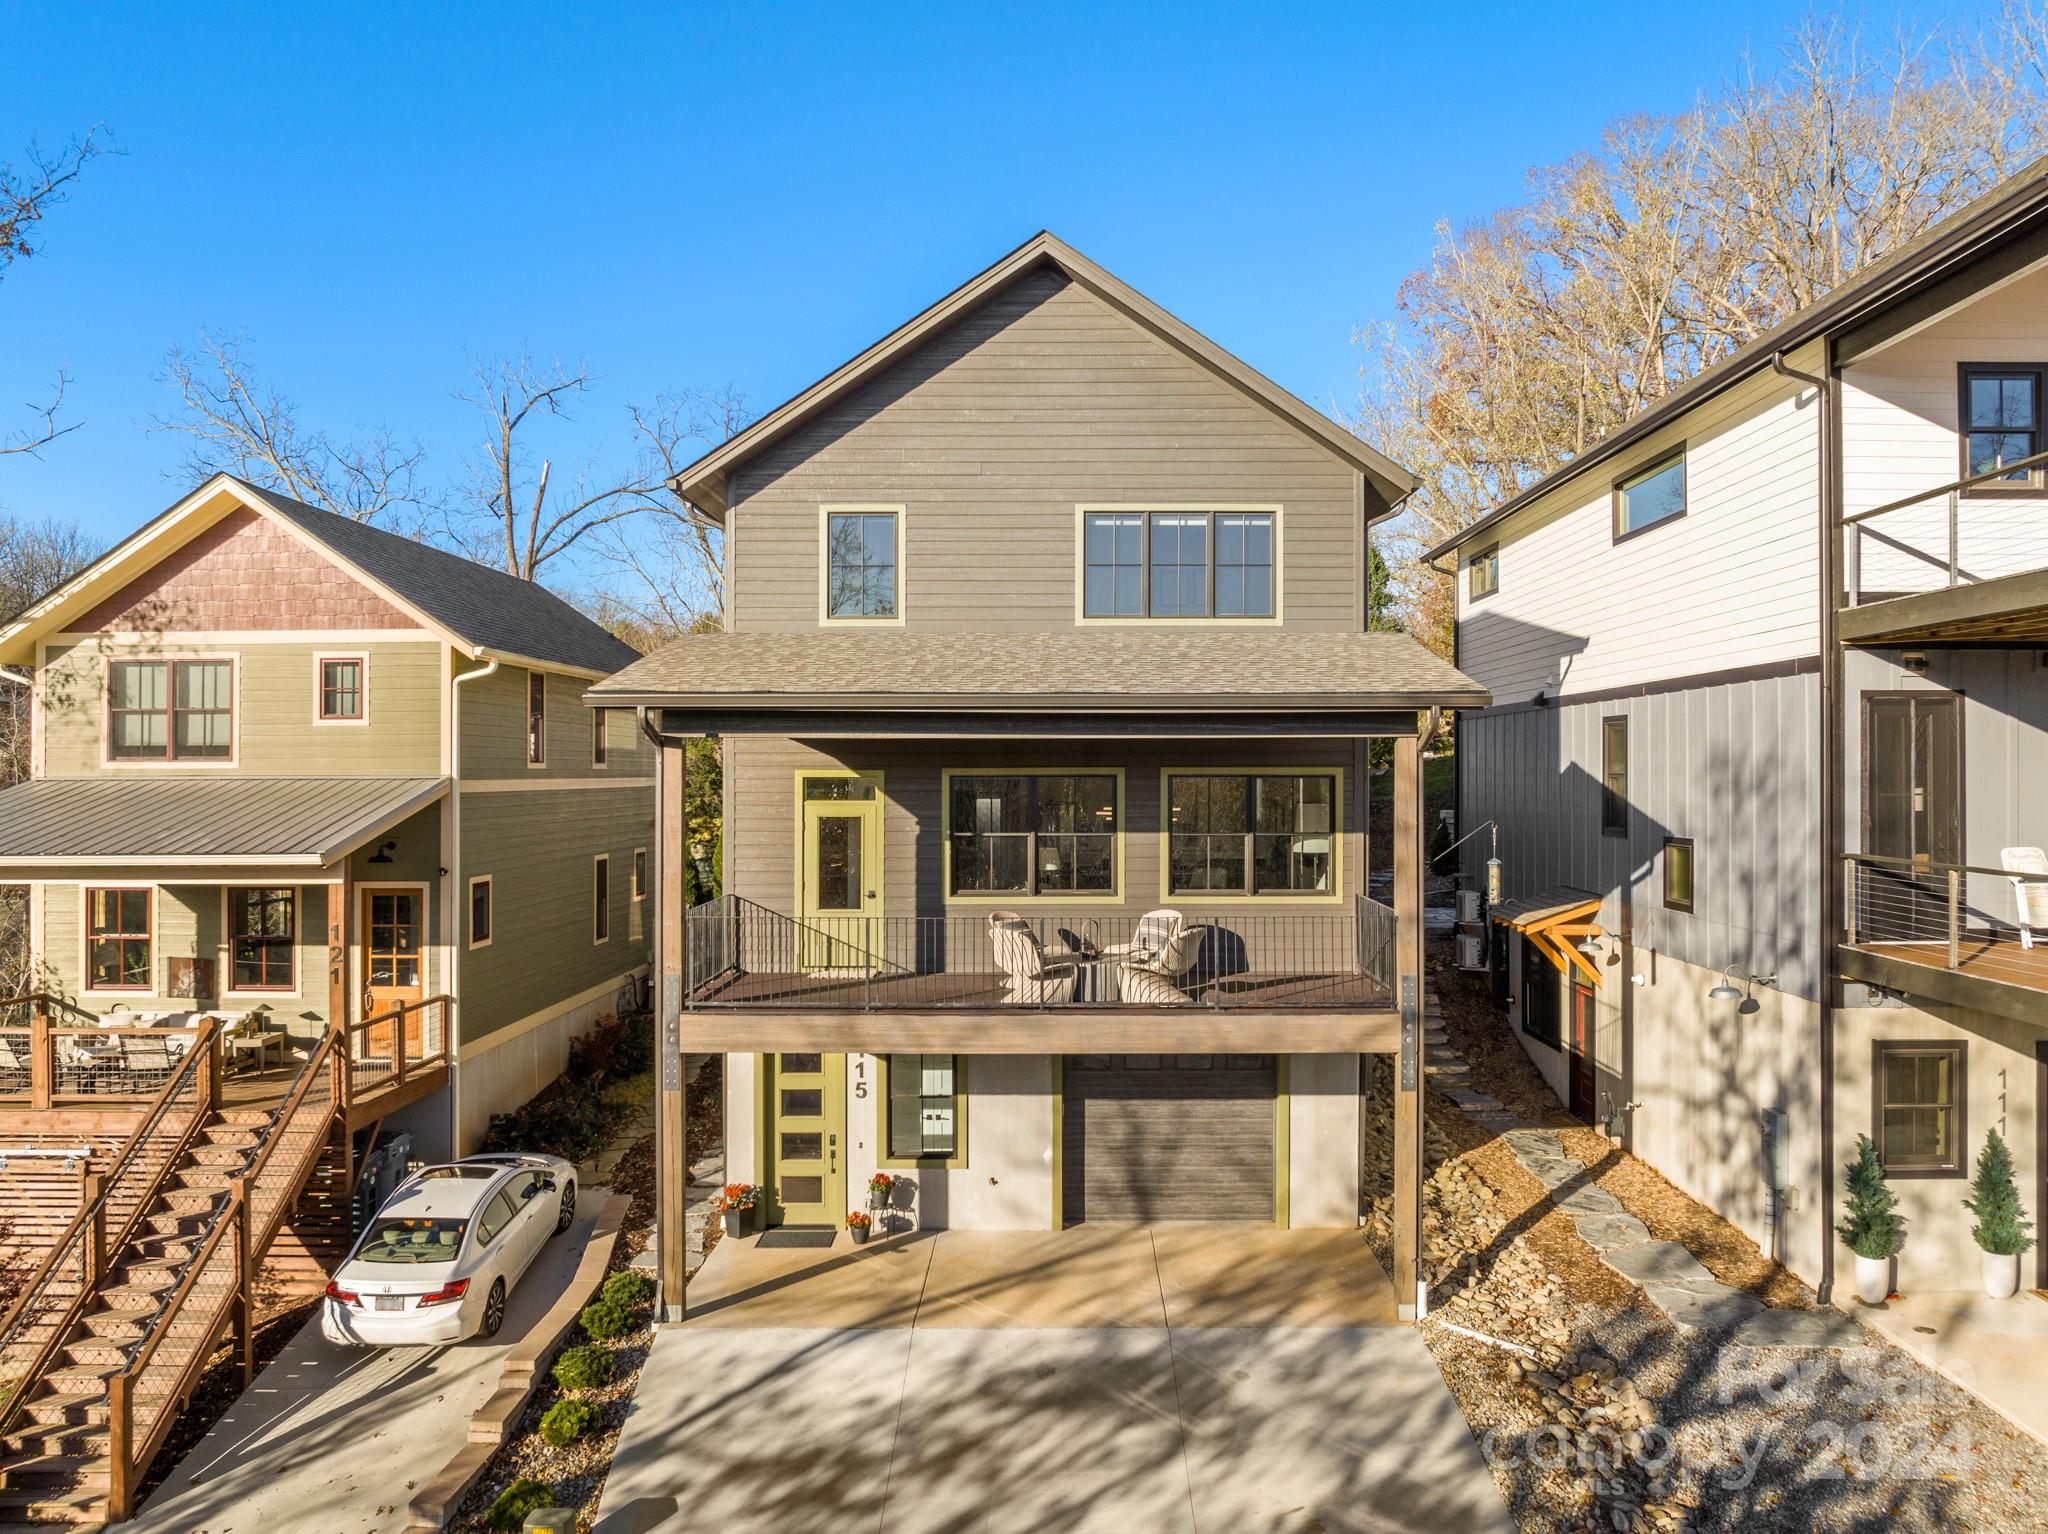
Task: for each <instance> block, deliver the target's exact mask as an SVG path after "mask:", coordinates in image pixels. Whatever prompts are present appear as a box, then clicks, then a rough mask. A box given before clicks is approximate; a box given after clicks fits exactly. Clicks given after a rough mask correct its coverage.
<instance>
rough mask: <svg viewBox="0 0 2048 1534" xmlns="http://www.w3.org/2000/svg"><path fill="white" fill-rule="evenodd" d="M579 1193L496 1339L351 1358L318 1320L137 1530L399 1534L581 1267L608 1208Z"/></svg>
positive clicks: (204, 1444) (165, 1533)
mask: <svg viewBox="0 0 2048 1534" xmlns="http://www.w3.org/2000/svg"><path fill="white" fill-rule="evenodd" d="M605 1198H606V1194H605V1190H604V1189H602V1188H581V1187H579V1188H578V1189H577V1215H576V1223H575V1224H574V1225H571V1226H570V1227H569V1228H568V1229H567V1230H565V1231H563V1232H562V1234H561V1235H559V1236H556V1237H554V1238H552V1239H551V1240H550V1241H549V1242H548V1244H547V1245H546V1246H545V1247H543V1248H542V1249H541V1253H540V1255H539V1256H538V1257H536V1258H534V1260H533V1266H532V1267H530V1268H528V1269H527V1270H526V1274H525V1276H524V1277H523V1278H521V1279H520V1281H519V1284H518V1286H517V1287H516V1288H514V1289H513V1291H512V1298H511V1301H510V1303H509V1304H507V1305H506V1307H505V1324H504V1325H503V1326H502V1327H501V1328H499V1331H498V1335H497V1336H496V1337H494V1338H492V1339H491V1340H490V1341H489V1342H484V1341H481V1340H479V1339H476V1338H472V1339H470V1340H469V1341H468V1342H463V1343H458V1344H456V1345H455V1346H453V1347H431V1348H343V1347H336V1346H335V1345H334V1344H332V1343H330V1342H328V1341H327V1340H326V1339H325V1338H323V1337H322V1336H321V1335H320V1322H319V1319H318V1318H317V1317H316V1318H315V1319H313V1320H312V1321H310V1322H308V1323H307V1324H306V1326H305V1327H304V1329H303V1330H301V1331H300V1332H299V1334H298V1336H296V1337H294V1338H293V1339H292V1340H291V1341H290V1342H289V1343H287V1344H285V1348H284V1351H283V1352H281V1353H279V1354H278V1355H277V1357H276V1358H274V1359H272V1360H271V1361H270V1364H269V1365H268V1367H266V1368H265V1369H264V1370H263V1372H262V1373H261V1374H259V1375H257V1376H256V1380H255V1383H254V1384H252V1385H251V1386H250V1387H249V1389H248V1390H246V1391H244V1392H243V1394H242V1396H241V1398H240V1399H239V1400H237V1401H236V1402H235V1404H234V1405H233V1406H232V1407H231V1408H230V1409H229V1410H228V1412H227V1414H226V1415H225V1416H223V1417H222V1418H221V1419H220V1421H218V1422H216V1423H215V1424H214V1425H213V1429H212V1431H210V1432H209V1433H208V1434H207V1435H206V1436H205V1437H204V1438H202V1439H201V1440H200V1441H199V1443H198V1444H197V1446H195V1447H194V1448H193V1450H192V1451H191V1453H189V1454H187V1455H186V1456H185V1457H184V1459H183V1460H181V1461H180V1462H179V1464H178V1468H177V1469H176V1470H175V1471H173V1472H172V1473H171V1475H170V1477H169V1479H167V1480H166V1481H165V1482H164V1483H163V1485H161V1486H159V1487H158V1488H157V1489H156V1490H155V1491H154V1492H153V1493H151V1495H150V1498H149V1500H148V1501H147V1502H146V1503H144V1504H143V1508H142V1512H141V1513H140V1514H139V1515H138V1516H137V1517H136V1519H135V1520H134V1522H132V1523H128V1524H123V1525H122V1528H123V1530H124V1531H133V1534H196V1531H204V1534H273V1531H277V1534H282V1531H285V1530H292V1531H298V1530H306V1531H309V1534H310V1531H313V1530H319V1531H320V1534H397V1531H398V1530H401V1529H404V1528H407V1527H408V1526H409V1525H410V1524H411V1522H412V1520H411V1518H409V1517H408V1516H407V1514H406V1504H407V1502H408V1501H410V1500H411V1497H412V1494H413V1491H414V1490H415V1488H416V1487H417V1486H418V1485H419V1484H420V1483H422V1482H424V1481H426V1480H427V1479H428V1478H429V1477H431V1476H433V1475H434V1474H436V1473H437V1472H438V1471H439V1470H440V1469H441V1467H442V1466H443V1465H445V1464H446V1463H447V1462H448V1458H449V1456H450V1455H452V1454H454V1453H455V1451H456V1450H457V1449H459V1448H461V1447H462V1445H463V1444H464V1443H465V1442H467V1440H468V1437H469V1419H470V1417H471V1415H472V1414H473V1413H474V1412H475V1411H476V1410H477V1408H478V1407H480V1406H482V1405H483V1404H484V1402H485V1401H487V1400H488V1399H489V1398H490V1395H491V1392H492V1391H494V1390H496V1389H497V1388H498V1383H499V1375H500V1374H501V1373H502V1372H503V1368H504V1363H505V1358H506V1355H507V1354H509V1353H510V1352H511V1351H512V1349H513V1348H514V1347H515V1346H517V1345H518V1343H519V1342H520V1340H521V1339H523V1338H524V1337H525V1336H526V1334H527V1332H528V1331H529V1330H531V1329H532V1328H533V1327H534V1326H535V1325H536V1324H537V1323H538V1322H539V1321H540V1319H541V1318H542V1317H543V1316H545V1315H546V1314H547V1312H548V1309H549V1308H550V1307H551V1306H552V1305H553V1304H554V1302H555V1300H556V1299H557V1298H558V1297H559V1296H560V1295H561V1293H562V1291H563V1289H564V1288H565V1287H567V1285H568V1282H569V1279H570V1277H571V1276H572V1275H573V1274H574V1273H575V1271H576V1264H577V1261H578V1260H579V1259H580V1258H581V1256H582V1254H583V1247H584V1244H585V1243H586V1242H588V1241H589V1239H590V1231H591V1227H592V1225H593V1224H595V1222H596V1220H597V1216H598V1213H599V1211H600V1210H602V1209H603V1208H604V1204H605Z"/></svg>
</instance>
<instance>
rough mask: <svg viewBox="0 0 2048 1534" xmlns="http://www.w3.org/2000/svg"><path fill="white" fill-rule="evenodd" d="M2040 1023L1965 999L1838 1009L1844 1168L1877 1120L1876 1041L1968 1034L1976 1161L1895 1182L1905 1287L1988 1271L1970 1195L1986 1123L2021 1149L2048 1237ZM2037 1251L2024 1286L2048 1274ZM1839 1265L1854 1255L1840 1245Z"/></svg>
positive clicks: (1965, 1280)
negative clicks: (1965, 1003)
mask: <svg viewBox="0 0 2048 1534" xmlns="http://www.w3.org/2000/svg"><path fill="white" fill-rule="evenodd" d="M2041 1036H2042V1034H2041V1030H2040V1029H2038V1028H2034V1027H2030V1026H2029V1025H2027V1024H2025V1023H2021V1022H2017V1021H2014V1020H2011V1019H2008V1018H2001V1017H1991V1016H1988V1015H1987V1014H1984V1013H1981V1012H1966V1011H1963V1010H1961V1009H1960V1008H1953V1009H1951V1008H1944V1009H1940V1010H1938V1011H1937V1010H1933V1009H1927V1008H1923V1007H1919V1006H1898V1005H1889V1006H1876V1007H1873V1006H1863V1007H1844V1008H1842V1009H1841V1010H1840V1011H1838V1012H1837V1013H1836V1014H1835V1039H1836V1044H1835V1061H1836V1072H1835V1078H1836V1082H1837V1086H1836V1099H1835V1104H1836V1106H1835V1147H1834V1156H1833V1166H1834V1170H1835V1175H1836V1176H1837V1177H1839V1176H1840V1175H1841V1168H1842V1167H1843V1166H1845V1165H1846V1164H1847V1163H1848V1161H1849V1159H1850V1157H1851V1156H1853V1155H1854V1154H1855V1152H1856V1137H1857V1136H1858V1135H1859V1134H1869V1133H1870V1132H1871V1129H1872V1125H1871V1107H1872V1104H1871V1092H1870V1089H1871V1059H1872V1048H1871V1046H1872V1045H1873V1043H1875V1042H1876V1041H1877V1040H1880V1039H1902V1040H1916V1041H1922V1042H1930V1041H1931V1042H1936V1043H1950V1042H1960V1043H1963V1044H1965V1045H1967V1046H1968V1048H1967V1050H1966V1053H1965V1055H1964V1066H1963V1073H1964V1082H1965V1089H1966V1091H1967V1094H1968V1097H1967V1102H1966V1105H1965V1109H1964V1115H1963V1144H1964V1151H1965V1158H1966V1167H1967V1169H1966V1170H1965V1171H1964V1172H1962V1173H1960V1174H1958V1175H1956V1176H1943V1177H1900V1178H1894V1179H1892V1180H1891V1181H1890V1183H1889V1186H1890V1188H1891V1190H1892V1192H1894V1193H1896V1194H1897V1195H1898V1198H1899V1213H1900V1214H1901V1215H1903V1216H1904V1217H1905V1220H1906V1242H1905V1245H1904V1246H1903V1247H1901V1248H1900V1250H1899V1255H1898V1267H1897V1274H1896V1279H1895V1282H1896V1283H1897V1284H1898V1287H1899V1289H1900V1291H1901V1292H1911V1291H1913V1290H1916V1289H1975V1288H1976V1287H1977V1286H1978V1285H1979V1283H1980V1282H1981V1281H1982V1280H1981V1275H1980V1272H1979V1264H1978V1260H1977V1243H1976V1242H1975V1241H1974V1240H1973V1239H1971V1236H1970V1227H1971V1225H1972V1223H1973V1221H1972V1217H1971V1215H1970V1212H1969V1211H1968V1210H1967V1209H1965V1208H1963V1204H1962V1201H1963V1199H1964V1198H1966V1197H1968V1195H1969V1191H1970V1176H1971V1174H1973V1173H1974V1172H1975V1171H1976V1166H1977V1153H1978V1152H1979V1151H1981V1150H1982V1149H1983V1148H1984V1136H1985V1132H1986V1131H1987V1130H1992V1129H1996V1130H1997V1131H1998V1132H1999V1134H2000V1135H2001V1136H2003V1137H2004V1139H2005V1143H2006V1146H2007V1147H2008V1148H2009V1149H2010V1150H2011V1151H2012V1160H2013V1180H2014V1181H2015V1182H2016V1183H2018V1185H2019V1190H2020V1202H2021V1203H2022V1204H2023V1205H2025V1206H2026V1211H2027V1217H2028V1218H2029V1219H2031V1220H2032V1221H2033V1222H2034V1234H2035V1237H2036V1238H2037V1239H2038V1238H2040V1236H2041V1234H2042V1231H2043V1228H2044V1222H2043V1213H2044V1212H2043V1210H2042V1208H2041V1165H2040V1139H2039V1136H2040V1122H2041V1114H2042V1111H2043V1104H2042V1103H2041V1101H2040V1093H2039V1088H2038V1087H2037V1085H2036V1080H2037V1076H2036V1072H2037V1070H2038V1066H2037V1065H2036V1063H2035V1059H2034V1041H2035V1040H2036V1039H2039V1038H2040V1037H2041ZM2037 1255H2038V1254H2037V1252H2029V1253H2027V1255H2026V1256H2024V1257H2022V1258H2021V1259H2020V1279H2021V1283H2022V1284H2023V1285H2033V1284H2037V1283H2040V1282H2041V1279H2040V1278H2039V1277H2038V1272H2039V1270H2038V1268H2037V1267H2036V1259H2037ZM1835 1262H1836V1265H1837V1270H1838V1271H1840V1272H1844V1273H1846V1272H1848V1271H1849V1264H1850V1262H1851V1254H1850V1252H1849V1250H1848V1248H1847V1247H1844V1246H1841V1245H1839V1243H1838V1244H1837V1248H1836V1252H1835Z"/></svg>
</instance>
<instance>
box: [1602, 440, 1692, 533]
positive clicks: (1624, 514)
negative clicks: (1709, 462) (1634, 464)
mask: <svg viewBox="0 0 2048 1534" xmlns="http://www.w3.org/2000/svg"><path fill="white" fill-rule="evenodd" d="M1684 515H1685V449H1684V448H1680V449H1679V450H1678V451H1677V452H1675V453H1673V454H1672V455H1671V456H1670V457H1668V458H1660V459H1658V460H1657V461H1656V462H1655V463H1653V464H1651V465H1650V466H1649V467H1648V468H1647V469H1644V470H1642V471H1641V472H1640V473H1637V474H1633V475H1630V476H1629V477H1628V478H1627V479H1624V480H1622V481H1621V482H1620V483H1619V484H1617V485H1616V486H1615V487H1614V541H1615V542H1616V543H1619V542H1621V540H1622V539H1624V538H1629V537H1633V536H1634V535H1635V534H1637V533H1640V532H1642V531H1643V530H1644V529H1646V528H1651V527H1655V526H1656V525H1657V524H1658V523H1660V522H1669V521H1671V520H1672V519H1673V518H1675V517H1682V516H1684Z"/></svg>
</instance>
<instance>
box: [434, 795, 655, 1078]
mask: <svg viewBox="0 0 2048 1534" xmlns="http://www.w3.org/2000/svg"><path fill="white" fill-rule="evenodd" d="M652 810H653V796H652V795H651V794H649V793H645V792H642V791H639V790H630V789H591V790H588V791H581V790H576V789H562V790H552V791H546V790H543V791H533V792H524V793H521V792H509V793H491V794H477V793H472V794H465V795H464V796H463V798H462V809H461V814H462V863H463V882H464V887H465V892H464V893H463V894H462V895H461V896H460V898H458V900H457V907H458V909H459V910H461V911H463V912H464V915H463V917H462V918H461V922H462V926H463V930H462V931H461V932H460V933H459V934H458V936H457V941H458V942H462V943H464V944H465V945H466V944H467V939H468V933H467V914H466V911H467V907H466V904H465V902H466V898H467V896H466V887H467V883H468V880H469V879H470V878H473V877H475V876H477V875H479V874H489V875H490V876H491V880H492V884H491V902H492V936H491V942H490V945H489V946H488V947H484V948H475V949H471V948H468V947H467V946H465V947H464V949H463V952H462V995H461V997H460V1002H461V1008H462V1038H463V1043H464V1045H465V1046H469V1045H473V1044H475V1043H476V1041H477V1040H479V1039H481V1038H483V1037H485V1036H486V1035H488V1034H490V1033H492V1032H494V1031H496V1030H498V1029H500V1028H503V1027H506V1026H507V1025H509V1024H511V1023H516V1022H518V1021H520V1020H521V1019H523V1018H526V1017H530V1016H532V1015H533V1014H535V1013H537V1012H541V1011H543V1010H545V1009H546V1008H548V1007H550V1006H553V1005H555V1004H557V1003H560V1002H564V1001H566V1000H568V998H570V997H572V996H575V995H578V994H580V993H582V992H583V991H586V990H588V989H589V988H591V987H592V986H595V985H599V984H602V983H604V982H607V981H610V980H612V979H613V978H615V977H617V976H619V975H622V974H624V973H626V972H627V971H628V970H632V969H635V968H638V967H639V966H640V965H643V964H645V963H646V962H647V939H648V931H649V927H648V920H647V910H648V904H649V902H648V901H637V902H636V901H634V900H633V899H632V892H631V891H632V876H633V849H634V848H635V847H648V846H650V843H651V837H652ZM600 852H607V853H609V854H610V855H611V918H612V927H611V931H612V935H611V941H610V942H609V943H602V944H600V943H593V942H592V941H591V916H592V901H591V878H592V872H591V870H592V863H593V861H594V859H595V858H596V856H597V854H598V853H600ZM650 898H651V897H650Z"/></svg>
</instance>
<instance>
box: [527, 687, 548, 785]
mask: <svg viewBox="0 0 2048 1534" xmlns="http://www.w3.org/2000/svg"><path fill="white" fill-rule="evenodd" d="M547 762H548V676H547V673H546V672H545V671H529V672H527V673H526V765H527V766H529V767H545V766H546V765H547Z"/></svg>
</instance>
